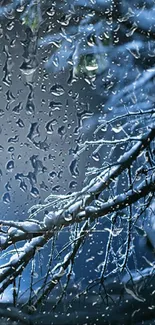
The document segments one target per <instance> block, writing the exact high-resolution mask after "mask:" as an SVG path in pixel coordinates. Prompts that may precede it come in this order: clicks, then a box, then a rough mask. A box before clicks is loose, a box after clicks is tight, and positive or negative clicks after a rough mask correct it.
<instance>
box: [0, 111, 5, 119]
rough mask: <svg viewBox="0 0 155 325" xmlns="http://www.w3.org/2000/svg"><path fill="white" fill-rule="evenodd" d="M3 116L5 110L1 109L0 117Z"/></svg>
mask: <svg viewBox="0 0 155 325" xmlns="http://www.w3.org/2000/svg"><path fill="white" fill-rule="evenodd" d="M3 116H4V110H3V109H0V117H3Z"/></svg>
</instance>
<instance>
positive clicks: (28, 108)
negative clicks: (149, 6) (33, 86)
mask: <svg viewBox="0 0 155 325" xmlns="http://www.w3.org/2000/svg"><path fill="white" fill-rule="evenodd" d="M25 110H26V113H27V114H28V115H32V114H34V112H35V106H34V104H33V102H32V101H30V100H28V101H27V104H26V108H25Z"/></svg>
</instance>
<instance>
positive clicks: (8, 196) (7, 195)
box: [2, 192, 11, 204]
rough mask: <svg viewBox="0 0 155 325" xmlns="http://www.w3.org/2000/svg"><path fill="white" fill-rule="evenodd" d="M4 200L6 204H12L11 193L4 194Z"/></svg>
mask: <svg viewBox="0 0 155 325" xmlns="http://www.w3.org/2000/svg"><path fill="white" fill-rule="evenodd" d="M2 199H3V202H4V203H5V204H9V203H10V202H11V197H10V193H8V192H6V193H4V194H3V198H2Z"/></svg>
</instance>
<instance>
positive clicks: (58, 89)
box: [50, 84, 65, 96]
mask: <svg viewBox="0 0 155 325" xmlns="http://www.w3.org/2000/svg"><path fill="white" fill-rule="evenodd" d="M50 92H51V93H52V95H55V96H62V95H63V94H64V92H65V90H64V88H63V87H62V86H61V85H58V84H56V85H54V86H52V87H51V89H50Z"/></svg>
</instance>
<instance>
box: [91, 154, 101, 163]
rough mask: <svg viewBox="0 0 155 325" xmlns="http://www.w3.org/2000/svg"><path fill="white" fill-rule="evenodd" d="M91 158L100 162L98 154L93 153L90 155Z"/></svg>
mask: <svg viewBox="0 0 155 325" xmlns="http://www.w3.org/2000/svg"><path fill="white" fill-rule="evenodd" d="M92 158H93V159H94V160H95V161H99V160H100V155H99V153H98V152H96V153H93V154H92Z"/></svg>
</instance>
